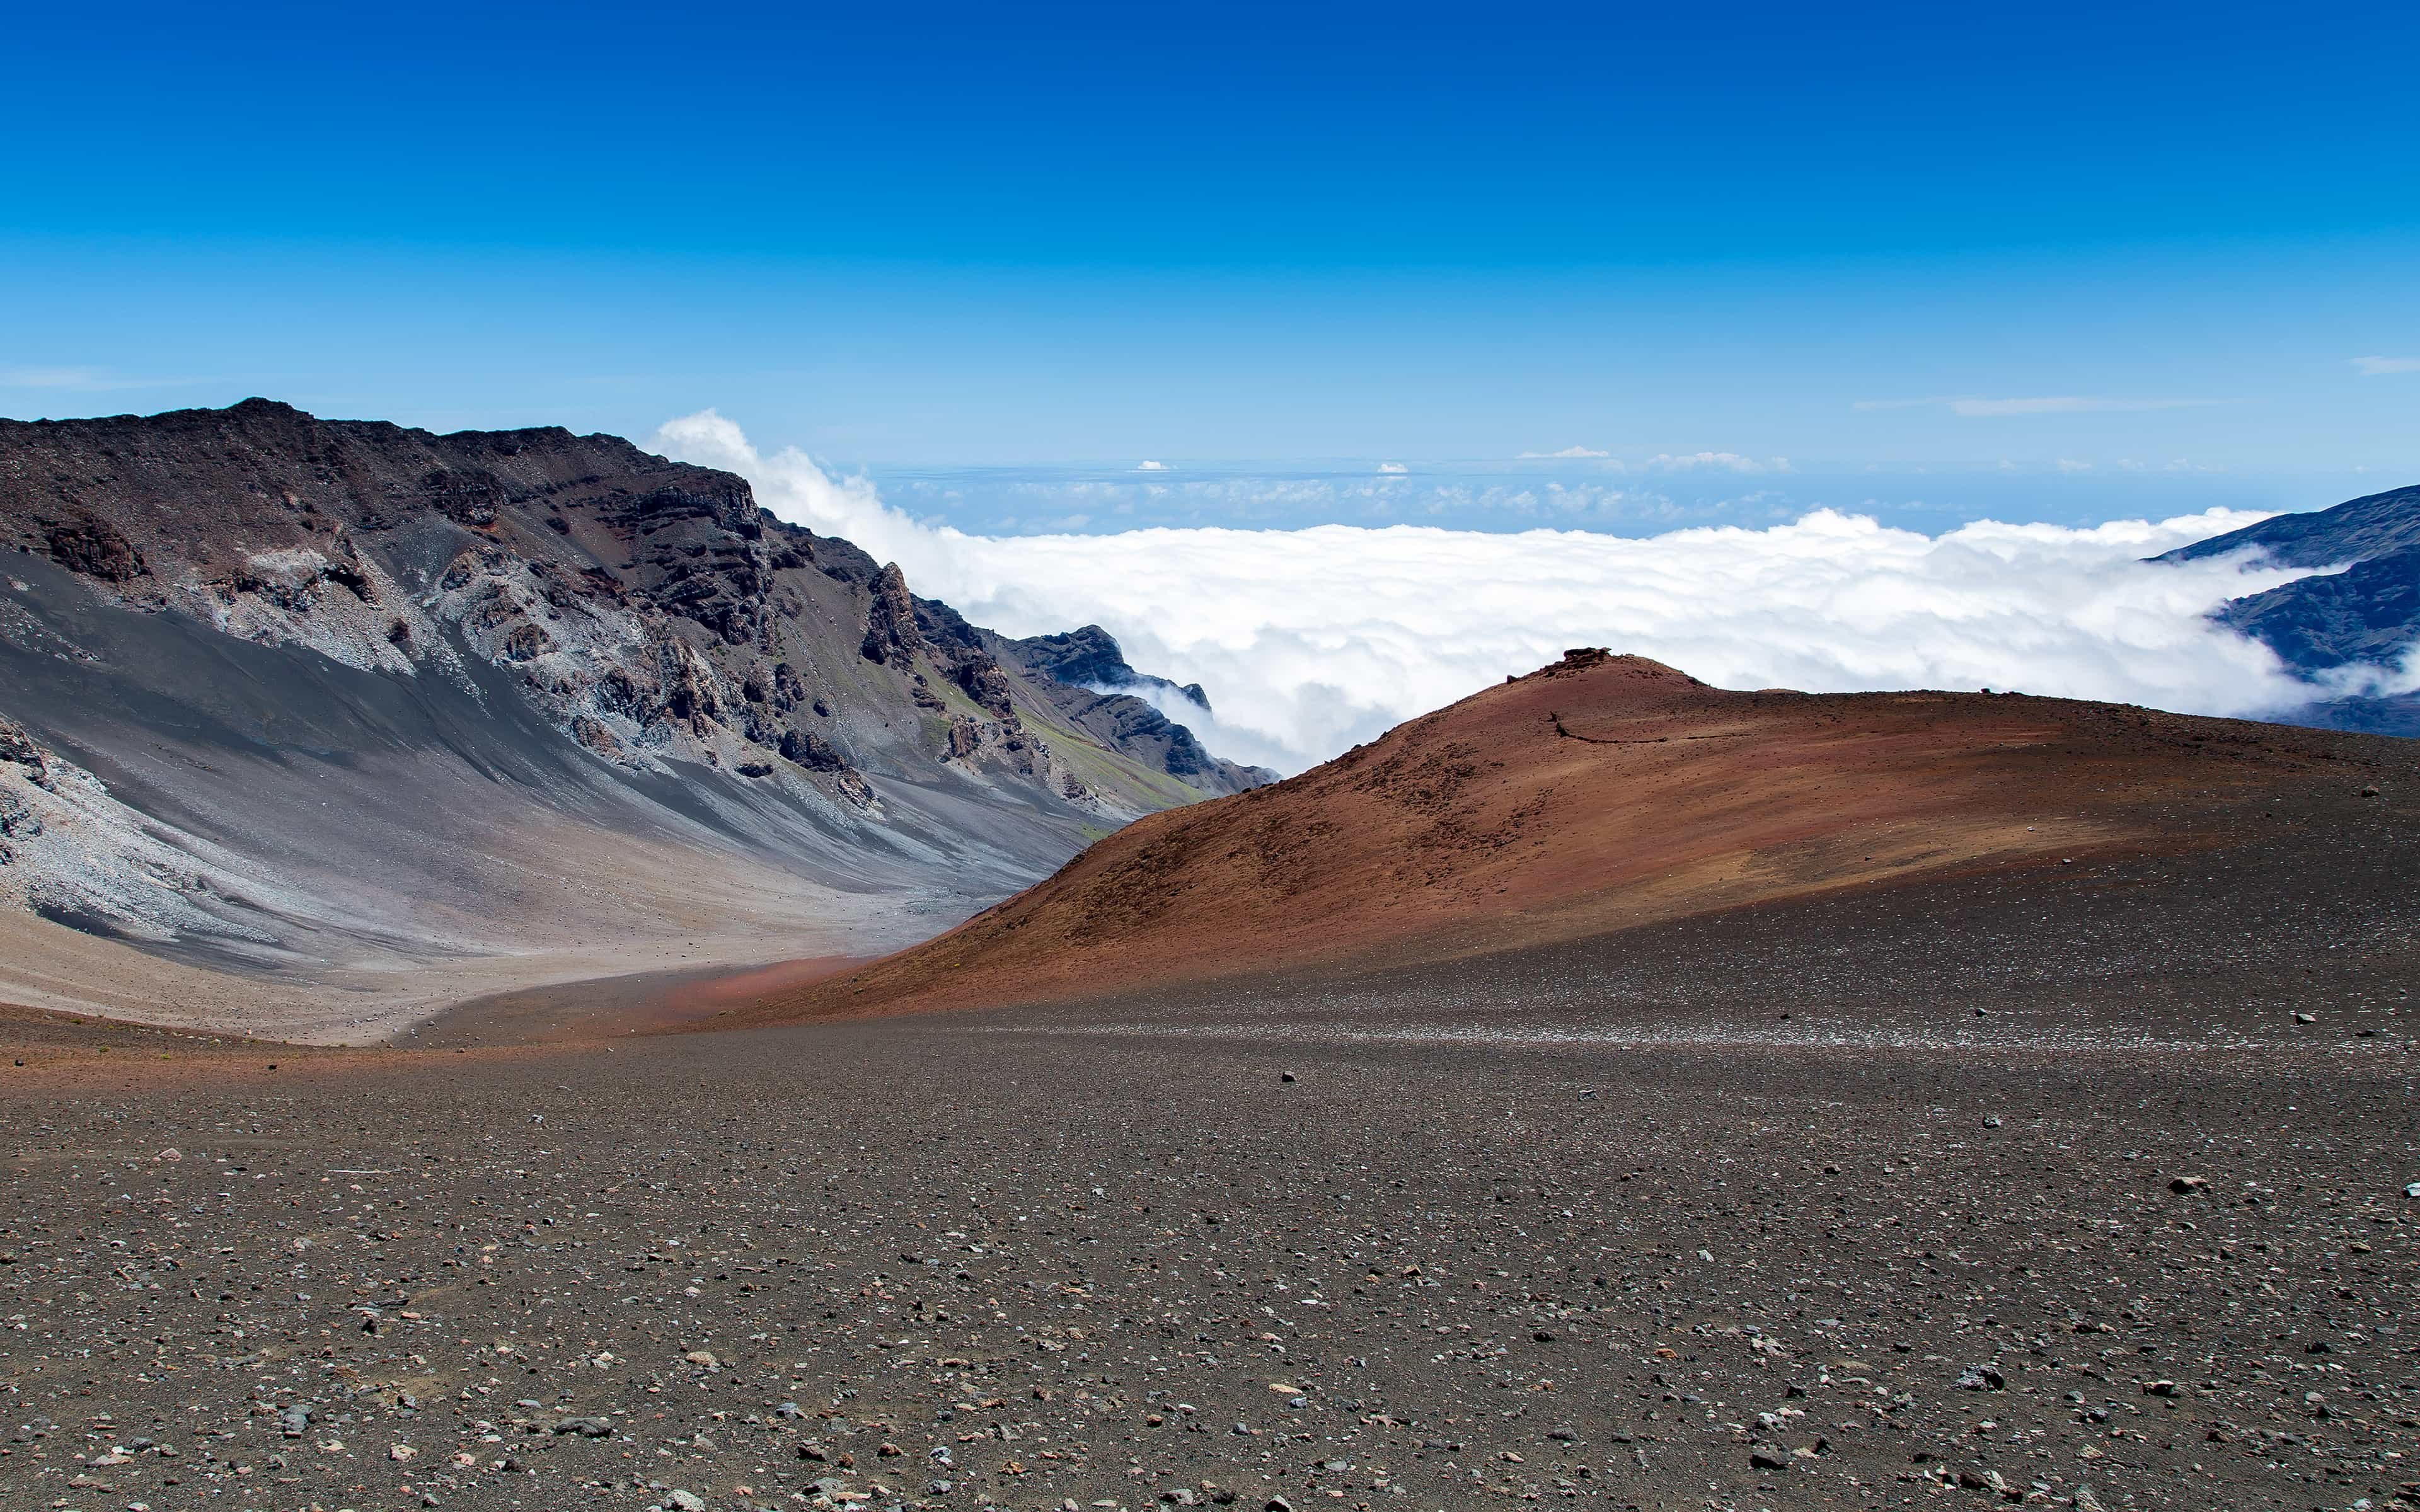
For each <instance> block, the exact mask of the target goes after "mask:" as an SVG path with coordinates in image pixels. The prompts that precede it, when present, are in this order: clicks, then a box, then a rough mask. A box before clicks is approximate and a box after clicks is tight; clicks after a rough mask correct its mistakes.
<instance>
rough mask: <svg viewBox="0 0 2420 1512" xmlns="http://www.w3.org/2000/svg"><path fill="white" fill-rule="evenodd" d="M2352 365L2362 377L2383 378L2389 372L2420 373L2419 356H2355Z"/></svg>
mask: <svg viewBox="0 0 2420 1512" xmlns="http://www.w3.org/2000/svg"><path fill="white" fill-rule="evenodd" d="M2352 365H2353V368H2354V370H2355V371H2356V372H2358V373H2360V374H2361V376H2362V377H2364V378H2383V377H2385V376H2386V375H2387V374H2389V373H2420V357H2356V358H2354V359H2353V360H2352Z"/></svg>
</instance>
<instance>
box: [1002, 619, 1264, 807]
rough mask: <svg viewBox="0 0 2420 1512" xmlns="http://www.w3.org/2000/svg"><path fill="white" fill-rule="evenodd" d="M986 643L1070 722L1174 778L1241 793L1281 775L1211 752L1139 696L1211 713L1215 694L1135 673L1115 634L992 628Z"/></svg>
mask: <svg viewBox="0 0 2420 1512" xmlns="http://www.w3.org/2000/svg"><path fill="white" fill-rule="evenodd" d="M984 644H985V646H987V647H988V648H990V650H991V651H992V653H993V654H994V655H996V656H999V657H1000V659H1001V661H1002V662H1003V663H1005V664H1006V665H1008V666H1011V667H1015V668H1016V669H1018V670H1019V671H1023V672H1025V673H1026V674H1027V675H1028V676H1029V677H1031V678H1032V680H1033V681H1034V682H1035V683H1036V684H1037V685H1038V686H1040V687H1043V688H1044V689H1045V690H1046V693H1047V696H1048V697H1049V698H1050V700H1051V701H1052V702H1054V703H1055V704H1056V705H1057V706H1058V708H1059V710H1060V712H1061V713H1063V714H1064V715H1065V716H1066V717H1067V718H1068V719H1069V721H1070V722H1072V723H1074V724H1075V725H1077V726H1078V728H1080V729H1082V730H1084V731H1086V732H1088V733H1091V734H1093V735H1094V737H1096V738H1097V739H1099V740H1101V741H1103V742H1105V743H1106V744H1108V745H1109V746H1111V747H1114V748H1117V749H1119V750H1124V751H1127V752H1129V753H1131V754H1134V755H1137V756H1140V757H1143V758H1144V759H1146V760H1148V761H1150V762H1151V763H1152V764H1155V765H1156V766H1158V767H1159V768H1160V769H1161V770H1163V771H1166V772H1167V773H1169V774H1170V775H1171V776H1173V777H1177V778H1180V779H1184V780H1185V781H1187V782H1190V783H1192V784H1193V785H1194V786H1196V787H1200V788H1207V789H1210V790H1212V791H1214V792H1218V793H1241V792H1243V791H1245V790H1246V789H1248V788H1255V787H1261V786H1264V785H1265V784H1267V783H1270V782H1274V781H1276V780H1277V777H1278V775H1277V773H1275V772H1272V771H1270V770H1269V769H1268V768H1267V767H1265V766H1243V765H1239V764H1236V763H1234V762H1229V761H1221V760H1219V759H1218V757H1216V756H1213V755H1211V754H1210V753H1209V751H1207V750H1205V749H1203V748H1202V742H1201V741H1200V740H1199V739H1197V738H1196V737H1195V736H1194V733H1193V732H1192V730H1190V729H1189V728H1187V726H1185V725H1183V724H1180V723H1178V722H1177V721H1176V720H1174V719H1171V718H1170V717H1168V716H1167V715H1166V714H1165V713H1164V712H1162V711H1161V710H1160V708H1159V707H1158V706H1157V705H1156V704H1155V703H1153V702H1150V701H1149V699H1147V698H1145V697H1142V696H1140V695H1143V694H1147V693H1148V694H1158V695H1162V696H1166V695H1171V694H1172V695H1174V698H1175V700H1181V701H1182V702H1186V703H1191V704H1194V705H1197V706H1198V707H1200V709H1201V710H1202V713H1204V714H1207V713H1209V712H1210V698H1209V695H1208V694H1206V693H1204V692H1203V691H1202V685H1201V684H1199V683H1188V684H1186V685H1185V686H1183V687H1179V686H1178V685H1176V684H1174V683H1172V682H1170V681H1169V680H1168V679H1167V678H1165V677H1154V676H1152V675H1150V674H1149V673H1147V672H1139V671H1135V670H1134V669H1133V668H1132V667H1129V666H1127V665H1126V658H1125V652H1123V651H1121V650H1120V649H1119V648H1118V642H1117V640H1116V638H1115V637H1113V636H1111V635H1110V634H1109V631H1107V630H1104V629H1102V628H1101V627H1100V626H1099V625H1085V626H1084V627H1083V628H1082V629H1080V630H1071V631H1068V632H1066V633H1064V634H1061V635H1040V636H1031V637H1028V638H1027V639H1025V640H1009V639H1008V638H1007V637H1005V636H998V635H992V634H990V633H989V632H985V636H984Z"/></svg>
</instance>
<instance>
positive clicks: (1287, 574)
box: [655, 410, 2310, 771]
mask: <svg viewBox="0 0 2420 1512" xmlns="http://www.w3.org/2000/svg"><path fill="white" fill-rule="evenodd" d="M655 445H656V446H657V447H658V448H659V450H662V451H665V452H667V453H669V454H671V455H675V456H678V457H681V458H682V459H684V460H687V461H693V462H703V463H706V464H708V465H711V466H717V467H723V468H727V469H729V470H731V471H735V472H738V473H740V474H741V475H743V476H745V477H747V478H748V479H749V480H750V481H751V482H752V483H753V484H754V486H755V487H756V492H757V497H758V499H759V500H761V501H763V502H764V503H765V504H766V506H767V507H768V508H770V509H771V510H772V511H773V512H774V513H775V514H776V515H778V516H780V517H783V518H784V519H789V520H795V521H798V522H799V523H801V524H806V525H810V526H813V527H814V529H815V530H817V531H820V532H829V533H830V534H835V535H842V536H845V537H847V538H849V539H850V540H853V541H855V542H856V543H857V544H858V545H860V546H861V547H863V548H865V549H867V550H868V551H871V552H873V553H874V555H875V556H876V558H877V559H878V560H882V561H896V562H898V563H900V564H901V566H902V567H903V568H905V569H906V571H907V580H908V582H909V583H910V584H911V585H912V586H913V587H914V588H915V589H916V591H917V592H919V593H921V594H928V595H930V596H933V597H936V598H939V599H943V600H945V601H947V602H948V603H950V604H951V605H953V606H954V607H955V608H956V609H958V610H959V611H960V612H962V613H964V614H966V615H967V616H968V617H969V618H970V619H971V620H973V621H974V622H975V623H977V624H979V625H989V626H991V627H993V628H994V629H997V630H1000V631H1001V632H1003V633H1005V634H1008V635H1013V636H1024V635H1035V634H1039V633H1042V632H1045V631H1051V630H1064V629H1067V628H1069V627H1070V626H1073V625H1086V624H1097V625H1103V626H1105V627H1106V628H1107V629H1108V630H1109V632H1110V633H1111V634H1112V635H1115V636H1116V637H1117V638H1118V640H1120V642H1121V643H1122V644H1123V645H1124V646H1125V651H1126V656H1127V659H1128V660H1129V661H1131V662H1132V663H1133V664H1134V665H1136V666H1137V667H1140V668H1143V669H1145V670H1147V671H1154V672H1157V673H1159V674H1160V675H1162V676H1165V677H1171V678H1173V679H1175V680H1176V681H1178V682H1180V683H1191V682H1199V683H1201V684H1202V686H1203V687H1207V688H1208V689H1209V690H1210V696H1211V699H1212V701H1213V702H1214V705H1215V707H1216V709H1217V711H1218V712H1217V715H1216V717H1211V718H1204V717H1199V716H1197V715H1194V714H1192V713H1191V712H1190V711H1188V712H1187V717H1186V722H1187V723H1188V724H1191V725H1193V726H1194V727H1195V731H1196V733H1198V734H1200V735H1201V737H1202V741H1203V743H1204V744H1206V745H1207V746H1209V747H1210V748H1211V749H1213V750H1216V751H1218V752H1219V753H1220V754H1222V755H1226V756H1231V757H1233V758H1235V759H1237V760H1242V761H1250V762H1261V763H1265V764H1269V765H1272V766H1276V767H1280V768H1281V769H1283V770H1287V771H1299V770H1301V769H1302V768H1303V767H1305V766H1308V765H1310V764H1312V763H1315V762H1318V761H1321V760H1324V759H1326V757H1329V756H1332V755H1334V754H1335V753H1336V752H1338V751H1340V750H1342V749H1343V748H1346V747H1347V746H1350V745H1352V744H1354V743H1355V742H1357V741H1362V740H1368V739H1370V738H1372V737H1373V736H1374V735H1376V734H1378V733H1380V732H1382V731H1384V730H1386V729H1387V728H1388V726H1390V725H1393V724H1396V723H1399V722H1401V721H1402V720H1404V719H1406V718H1409V717H1413V716H1415V715H1418V714H1421V713H1424V712H1426V711H1428V710H1430V709H1434V708H1436V707H1438V706H1440V705H1441V704H1444V703H1447V702H1451V701H1452V700H1454V699H1458V698H1461V697H1464V696H1465V695H1466V694H1469V693H1471V692H1474V691H1476V690H1477V689H1479V688H1481V687H1485V686H1487V685H1488V684H1491V683H1494V682H1497V681H1498V680H1500V679H1501V678H1502V677H1503V676H1504V675H1505V674H1506V673H1508V672H1521V671H1528V670H1530V669H1532V668H1535V667H1538V666H1541V665H1543V664H1544V663H1546V662H1549V661H1552V660H1554V659H1555V658H1556V657H1557V656H1559V655H1560V654H1561V652H1562V650H1563V648H1564V647H1566V646H1575V645H1610V646H1613V647H1615V648H1616V649H1618V650H1621V651H1630V652H1637V653H1640V654H1642V655H1645V656H1653V657H1655V658H1656V659H1658V660H1660V661H1665V662H1668V663H1670V664H1672V665H1673V666H1676V667H1680V668H1683V669H1684V670H1686V671H1690V672H1692V673H1695V674H1696V675H1698V676H1699V677H1702V678H1705V679H1706V680H1707V681H1709V682H1712V683H1714V684H1717V685H1719V686H1722V687H1776V686H1778V687H1800V688H1806V689H1808V690H1810V691H1816V692H1838V691H1847V690H1852V689H1867V688H1894V687H1962V688H1973V687H2015V688H2024V689H2026V690H2028V691H2032V692H2039V693H2056V694H2063V695H2066V696H2069V697H2075V698H2094V699H2106V700H2113V701H2117V702H2133V703H2148V704H2151V705H2154V706H2156V707H2161V708H2169V709H2179V710H2184V711H2187V712H2192V713H2204V714H2257V713H2262V712H2268V711H2274V710H2277V709H2282V708H2286V707H2289V706H2292V705H2294V704H2297V703H2301V702H2307V701H2308V698H2309V695H2310V689H2309V687H2307V686H2306V685H2304V684H2302V683H2299V682H2297V681H2296V680H2295V679H2294V678H2293V677H2292V676H2291V675H2290V674H2288V672H2287V671H2286V670H2285V669H2284V668H2283V667H2282V666H2281V665H2280V664H2279V663H2278V661H2277V659H2276V657H2275V656H2273V654H2272V653H2271V652H2270V651H2269V650H2268V649H2267V648H2266V647H2264V646H2262V645H2260V644H2259V643H2258V642H2257V641H2253V640H2246V639H2245V638H2243V637H2242V636H2240V635H2237V634H2235V633H2234V632H2233V631H2231V630H2228V629H2226V627H2225V626H2223V625H2214V624H2212V623H2211V621H2210V619H2209V617H2208V616H2209V613H2210V610H2211V609H2213V608H2215V607H2216V606H2217V605H2219V604H2221V603H2224V602H2225V601H2226V600H2227V599H2229V598H2234V597H2239V596H2241V595H2243V594H2254V593H2259V592H2262V591H2264V590H2267V589H2270V588H2273V587H2276V586H2277V585H2279V584H2280V583H2284V582H2288V581H2291V580H2292V579H2295V578H2297V577H2300V576H2303V574H2301V573H2300V572H2297V571H2294V570H2292V569H2280V568H2274V567H2267V566H2261V565H2257V564H2251V563H2246V562H2245V561H2243V560H2242V556H2241V554H2237V555H2234V556H2229V557H2226V558H2213V559H2208V560H2204V561H2197V562H2191V563H2173V564H2156V565H2155V564H2151V563H2146V562H2145V561H2144V560H2143V559H2144V558H2146V557H2149V556H2153V555H2156V554H2158V553H2159V552H2162V551H2164V550H2166V549H2168V548H2171V547H2176V546H2181V545H2184V544H2185V543H2187V542H2190V541H2196V540H2201V539H2204V538H2206V537H2208V536H2212V535H2217V534H2220V533H2222V532H2226V531H2230V530H2234V529H2237V528H2240V527H2242V526H2243V525H2247V524H2250V523H2252V522H2253V521H2255V520H2257V519H2258V518H2260V517H2259V516H2257V515H2254V514H2249V513H2245V512H2242V511H2231V510H2223V509H2213V510H2209V511H2206V512H2204V513H2202V514H2198V515H2190V516H2185V517H2179V518H2175V519H2169V520H2164V521H2160V522H2150V521H2145V520H2122V521H2118V522H2114V523H2111V524H2107V525H2102V526H2097V527H2093V528H2089V529H2071V528H2068V527H2063V526H2053V525H2003V524H1998V523H1995V522H1992V521H1988V520H1986V521H1978V522H1977V523H1974V524H1970V525H1964V526H1961V527H1959V528H1957V529H1955V530H1951V531H1947V532H1943V533H1941V534H1939V535H1927V534H1925V533H1923V532H1917V531H1909V530H1896V529H1890V528H1887V527H1885V526H1884V525H1882V524H1880V523H1879V522H1877V521H1876V520H1874V519H1873V518H1871V517H1868V516H1864V515H1851V514H1843V513H1839V512H1837V511H1833V510H1816V511H1814V512H1812V513H1810V514H1806V515H1803V516H1801V517H1798V518H1796V519H1793V520H1787V521H1780V522H1776V523H1772V524H1769V525H1763V526H1761V527H1757V528H1749V527H1744V526H1723V527H1714V528H1697V529H1680V530H1669V531H1667V532H1664V533H1662V534H1657V535H1651V536H1645V537H1626V536H1619V535H1611V534H1606V533H1605V532H1598V531H1585V530H1571V529H1541V530H1529V531H1522V532H1479V531H1454V530H1440V529H1435V528H1431V527H1425V526H1412V525H1389V526H1387V527H1385V528H1382V529H1372V528H1365V527H1358V526H1351V525H1321V526H1316V527H1313V528H1311V529H1308V530H1232V529H1176V528H1165V529H1148V530H1128V531H1120V532H1113V533H1109V534H1101V535H1077V534H1044V535H1025V536H1003V535H992V536H983V535H970V534H967V533H966V532H961V531H957V530H954V529H952V528H949V527H946V526H934V525H929V524H925V523H923V522H920V521H917V520H914V519H911V518H909V517H907V516H906V515H904V514H903V513H901V512H900V511H898V510H896V509H893V508H892V507H891V506H890V505H889V504H887V503H885V502H884V501H882V500H881V498H880V497H879V496H878V495H877V494H876V490H875V488H874V487H873V486H872V485H871V484H870V483H868V482H867V481H866V480H865V479H863V478H861V477H839V476H835V475H833V474H831V473H828V472H826V471H824V470H823V469H822V468H820V467H818V466H817V465H816V464H815V463H814V460H813V459H812V458H810V457H808V456H807V455H804V454H803V453H800V452H797V451H783V452H779V453H775V454H772V455H764V454H760V453H758V452H757V451H756V450H755V449H754V448H753V447H752V445H750V444H749V442H748V440H747V438H746V437H745V436H744V435H742V434H741V432H740V430H739V428H738V427H737V425H734V424H731V422H729V421H728V420H725V419H723V418H722V417H721V416H720V415H717V414H714V413H713V412H712V411H710V410H709V411H706V413H704V414H699V415H691V416H689V417H687V418H685V419H681V420H676V421H674V422H672V423H671V424H667V425H666V426H665V427H664V428H663V429H662V430H660V431H659V432H658V433H657V436H656V439H655ZM1362 481H1363V484H1364V486H1373V487H1374V486H1376V485H1375V484H1373V483H1370V482H1369V480H1362ZM1536 492H1537V494H1538V496H1539V500H1540V507H1541V509H1542V511H1544V510H1545V509H1549V508H1552V507H1554V506H1553V505H1552V503H1551V495H1550V494H1549V492H1548V491H1547V490H1545V489H1539V490H1536ZM1058 527H1059V529H1061V530H1073V529H1080V526H1077V525H1074V524H1073V523H1072V522H1067V521H1061V522H1058Z"/></svg>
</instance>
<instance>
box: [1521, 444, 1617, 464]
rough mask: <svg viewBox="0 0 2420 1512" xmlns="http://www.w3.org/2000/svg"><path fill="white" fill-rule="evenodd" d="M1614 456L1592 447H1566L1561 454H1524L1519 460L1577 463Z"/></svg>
mask: <svg viewBox="0 0 2420 1512" xmlns="http://www.w3.org/2000/svg"><path fill="white" fill-rule="evenodd" d="M1611 455H1613V454H1612V453H1611V452H1600V451H1598V450H1596V449H1595V448H1594V447H1591V446H1566V447H1564V448H1563V449H1562V450H1561V451H1559V452H1524V453H1522V454H1521V455H1520V457H1519V458H1518V460H1520V461H1523V462H1577V461H1581V460H1584V459H1585V460H1593V461H1603V460H1604V459H1605V458H1606V457H1608V456H1611Z"/></svg>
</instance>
